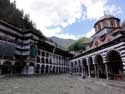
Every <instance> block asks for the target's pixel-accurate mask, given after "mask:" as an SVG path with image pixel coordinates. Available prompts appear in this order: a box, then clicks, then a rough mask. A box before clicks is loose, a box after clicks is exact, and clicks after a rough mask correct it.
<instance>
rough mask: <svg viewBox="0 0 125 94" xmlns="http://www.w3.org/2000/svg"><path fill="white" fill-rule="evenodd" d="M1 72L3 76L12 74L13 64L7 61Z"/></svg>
mask: <svg viewBox="0 0 125 94" xmlns="http://www.w3.org/2000/svg"><path fill="white" fill-rule="evenodd" d="M1 72H2V73H1V74H10V73H11V72H12V63H11V62H10V61H5V62H4V63H3V65H2V68H1Z"/></svg>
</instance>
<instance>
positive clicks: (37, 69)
mask: <svg viewBox="0 0 125 94" xmlns="http://www.w3.org/2000/svg"><path fill="white" fill-rule="evenodd" d="M39 70H40V65H39V64H37V65H36V70H35V72H36V73H37V74H39V73H40V71H39Z"/></svg>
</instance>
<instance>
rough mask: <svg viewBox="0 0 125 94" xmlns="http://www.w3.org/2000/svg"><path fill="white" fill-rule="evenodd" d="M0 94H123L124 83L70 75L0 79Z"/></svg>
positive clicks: (124, 90) (124, 91) (124, 92)
mask: <svg viewBox="0 0 125 94" xmlns="http://www.w3.org/2000/svg"><path fill="white" fill-rule="evenodd" d="M0 94H125V81H124V82H123V81H112V80H102V79H99V80H98V79H92V78H91V79H82V78H80V77H78V76H70V75H68V74H67V75H66V74H63V75H44V76H37V77H35V76H33V77H5V78H4V77H1V78H0Z"/></svg>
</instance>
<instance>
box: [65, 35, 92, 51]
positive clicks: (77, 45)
mask: <svg viewBox="0 0 125 94" xmlns="http://www.w3.org/2000/svg"><path fill="white" fill-rule="evenodd" d="M89 42H90V39H89V38H86V37H83V38H80V39H79V40H77V41H75V42H74V43H72V44H71V45H69V46H68V47H67V50H68V51H78V52H81V51H84V50H86V46H87V45H88V43H89Z"/></svg>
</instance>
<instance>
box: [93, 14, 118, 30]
mask: <svg viewBox="0 0 125 94" xmlns="http://www.w3.org/2000/svg"><path fill="white" fill-rule="evenodd" d="M118 27H120V19H119V18H116V17H114V16H112V15H104V16H102V17H101V18H100V19H99V20H98V21H97V22H96V23H95V25H94V28H95V31H96V32H99V31H101V30H103V29H104V28H112V29H113V28H118Z"/></svg>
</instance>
